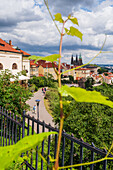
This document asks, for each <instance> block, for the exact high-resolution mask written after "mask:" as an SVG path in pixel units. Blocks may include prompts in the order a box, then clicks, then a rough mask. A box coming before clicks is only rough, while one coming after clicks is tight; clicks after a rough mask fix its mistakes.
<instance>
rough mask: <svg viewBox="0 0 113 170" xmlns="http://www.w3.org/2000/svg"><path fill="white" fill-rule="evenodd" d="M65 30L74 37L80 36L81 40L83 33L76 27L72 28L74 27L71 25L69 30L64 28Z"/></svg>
mask: <svg viewBox="0 0 113 170" xmlns="http://www.w3.org/2000/svg"><path fill="white" fill-rule="evenodd" d="M65 32H66V34H67V35H71V36H76V37H78V38H80V39H81V41H82V36H83V34H82V33H81V32H80V31H79V30H78V29H77V28H74V27H72V26H71V27H70V30H68V29H67V28H65Z"/></svg>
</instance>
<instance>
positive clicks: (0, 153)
mask: <svg viewBox="0 0 113 170" xmlns="http://www.w3.org/2000/svg"><path fill="white" fill-rule="evenodd" d="M56 133H57V132H45V133H40V134H35V135H30V136H26V137H24V138H23V139H21V140H20V141H19V142H17V143H16V144H14V145H10V146H4V147H0V170H4V169H6V168H8V167H9V166H10V165H11V163H12V162H13V161H14V160H16V159H17V158H18V157H19V156H20V155H21V154H22V153H23V152H25V151H27V150H30V149H33V148H35V147H36V146H38V145H39V144H41V143H42V141H43V140H44V139H46V138H47V137H48V136H49V135H51V134H56Z"/></svg>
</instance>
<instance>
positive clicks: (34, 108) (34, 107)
mask: <svg viewBox="0 0 113 170" xmlns="http://www.w3.org/2000/svg"><path fill="white" fill-rule="evenodd" d="M35 111H36V105H34V106H33V113H34V114H36V112H35Z"/></svg>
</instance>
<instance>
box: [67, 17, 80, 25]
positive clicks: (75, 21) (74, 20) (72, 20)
mask: <svg viewBox="0 0 113 170" xmlns="http://www.w3.org/2000/svg"><path fill="white" fill-rule="evenodd" d="M68 19H69V20H71V22H72V23H73V24H76V25H78V20H77V18H74V17H72V16H68Z"/></svg>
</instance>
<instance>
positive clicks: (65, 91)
mask: <svg viewBox="0 0 113 170" xmlns="http://www.w3.org/2000/svg"><path fill="white" fill-rule="evenodd" d="M59 93H60V94H61V95H62V96H68V95H70V96H71V97H72V98H74V99H75V100H76V101H77V102H88V103H99V104H104V105H107V106H110V107H111V108H113V102H112V101H110V100H108V97H105V96H102V95H101V93H100V92H96V91H87V90H85V89H82V88H80V87H77V88H75V87H68V86H67V85H64V86H62V87H61V88H59Z"/></svg>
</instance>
